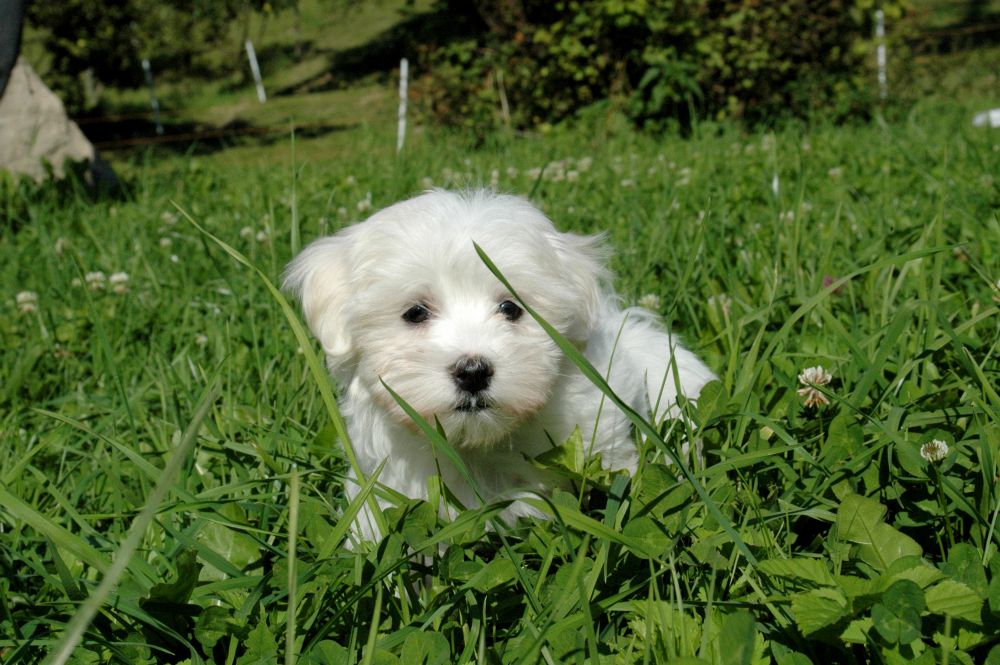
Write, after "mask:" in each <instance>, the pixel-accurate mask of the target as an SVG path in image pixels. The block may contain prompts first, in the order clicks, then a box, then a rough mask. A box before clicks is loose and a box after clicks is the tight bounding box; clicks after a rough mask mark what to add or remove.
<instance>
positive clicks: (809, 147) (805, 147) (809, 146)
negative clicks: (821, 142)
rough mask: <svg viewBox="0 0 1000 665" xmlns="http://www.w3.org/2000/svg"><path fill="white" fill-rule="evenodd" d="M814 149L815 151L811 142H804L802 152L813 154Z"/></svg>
mask: <svg viewBox="0 0 1000 665" xmlns="http://www.w3.org/2000/svg"><path fill="white" fill-rule="evenodd" d="M812 149H813V147H812V143H809V141H803V142H802V152H804V153H806V154H809V153H810V152H812Z"/></svg>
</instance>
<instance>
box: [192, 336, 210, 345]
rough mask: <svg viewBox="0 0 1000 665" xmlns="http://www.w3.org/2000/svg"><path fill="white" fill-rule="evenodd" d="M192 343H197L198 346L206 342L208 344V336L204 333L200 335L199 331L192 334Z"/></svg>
mask: <svg viewBox="0 0 1000 665" xmlns="http://www.w3.org/2000/svg"><path fill="white" fill-rule="evenodd" d="M194 343H195V344H197V345H198V346H205V345H206V344H208V337H207V336H206V335H202V334H201V333H199V334H197V335H195V336H194Z"/></svg>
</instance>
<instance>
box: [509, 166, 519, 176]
mask: <svg viewBox="0 0 1000 665" xmlns="http://www.w3.org/2000/svg"><path fill="white" fill-rule="evenodd" d="M507 177H508V178H516V177H517V167H515V166H508V167H507Z"/></svg>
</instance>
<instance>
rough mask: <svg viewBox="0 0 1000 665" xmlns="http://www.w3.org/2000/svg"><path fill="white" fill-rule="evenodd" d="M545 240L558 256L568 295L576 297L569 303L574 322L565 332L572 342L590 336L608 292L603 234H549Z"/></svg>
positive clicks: (606, 255) (606, 250) (608, 277)
mask: <svg viewBox="0 0 1000 665" xmlns="http://www.w3.org/2000/svg"><path fill="white" fill-rule="evenodd" d="M549 242H551V243H552V246H553V248H554V249H555V251H556V255H557V256H558V257H559V262H560V269H561V273H562V277H563V279H564V281H565V283H566V284H568V285H569V286H570V294H572V295H573V296H575V298H576V302H575V303H573V306H574V308H575V314H576V316H575V317H574V318H575V319H576V323H575V325H573V326H572V328H571V329H570V330H568V331H567V334H568V336H569V337H570V339H572V340H573V341H583V340H585V339H586V338H587V337H588V336H589V335H590V333H591V331H592V329H593V327H594V325H595V323H596V321H597V319H598V314H599V312H600V309H601V304H602V301H603V299H604V298H605V297H606V294H607V293H608V288H607V285H608V284H609V282H610V273H609V272H608V269H607V267H606V264H607V260H608V257H609V250H608V248H607V245H606V244H605V242H604V235H603V234H600V235H593V236H582V235H577V234H575V233H553V234H552V235H550V236H549ZM567 295H569V294H567Z"/></svg>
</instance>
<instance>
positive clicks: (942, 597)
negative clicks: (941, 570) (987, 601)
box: [924, 580, 983, 624]
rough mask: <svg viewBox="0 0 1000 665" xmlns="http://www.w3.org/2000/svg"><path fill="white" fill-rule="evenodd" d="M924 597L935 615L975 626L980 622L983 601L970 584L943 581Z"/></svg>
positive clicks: (928, 607)
mask: <svg viewBox="0 0 1000 665" xmlns="http://www.w3.org/2000/svg"><path fill="white" fill-rule="evenodd" d="M924 597H925V598H926V600H927V609H928V610H929V611H930V612H933V613H934V614H944V615H946V616H950V617H954V618H956V619H964V620H966V621H969V622H971V623H974V624H978V623H979V621H980V612H981V610H982V608H983V599H982V598H980V596H979V594H977V593H976V592H975V590H973V589H972V587H970V586H969V585H968V584H964V583H962V582H956V581H955V580H942V581H941V582H938V583H937V584H935V585H934V586H932V587H931V588H930V589H928V590H927V591H926V593H925V594H924Z"/></svg>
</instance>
